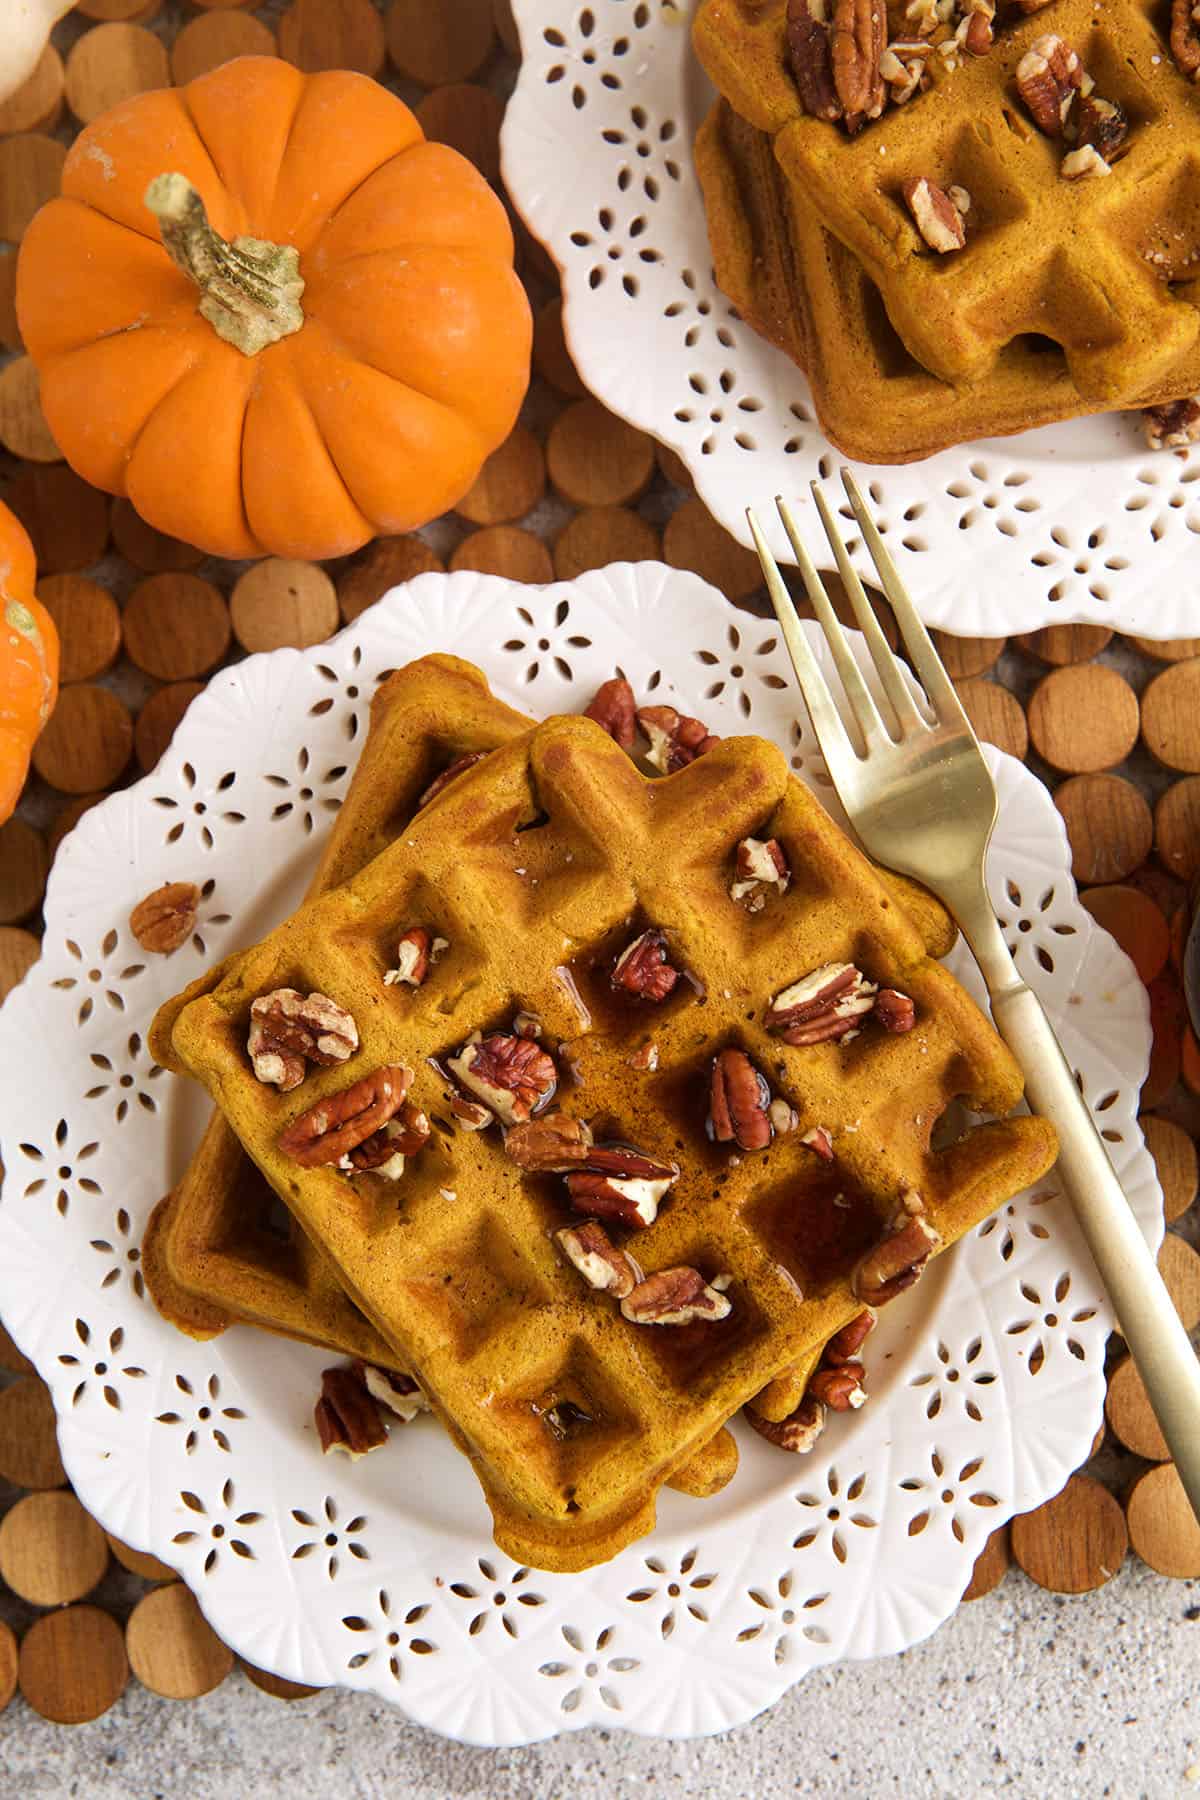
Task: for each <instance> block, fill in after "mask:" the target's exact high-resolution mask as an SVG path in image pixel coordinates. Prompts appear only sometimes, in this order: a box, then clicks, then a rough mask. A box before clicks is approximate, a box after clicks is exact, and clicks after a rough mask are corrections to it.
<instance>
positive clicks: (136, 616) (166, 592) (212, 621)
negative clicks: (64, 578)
mask: <svg viewBox="0 0 1200 1800" xmlns="http://www.w3.org/2000/svg"><path fill="white" fill-rule="evenodd" d="M124 626H125V649H126V650H127V652H128V654H129V658H130V660H131V661H132V662H134V663H136V664H137V666H138V668H139V669H144V670H145V671H146V673H147V675H153V676H154V677H155V678H156V679H157V680H158V681H185V680H189V679H191V678H193V677H195V676H197V675H206V674H207V673H208V671H209V670H210V669H215V668H216V666H217V664H218V663H219V662H220V661H221V659H222V657H223V656H224V655H225V652H226V651H227V650H228V648H229V644H230V639H231V637H232V627H231V625H230V621H229V608H228V607H227V606H226V604H225V596H224V595H223V594H222V592H221V590H220V588H217V587H214V586H213V584H212V582H211V581H203V580H201V578H200V576H199V575H184V574H164V575H148V576H147V577H146V579H145V581H139V583H138V585H137V586H136V587H135V588H134V590H133V592H132V593H131V594H130V596H129V598H128V600H127V601H126V602H125V612H124ZM326 635H328V634H326Z"/></svg>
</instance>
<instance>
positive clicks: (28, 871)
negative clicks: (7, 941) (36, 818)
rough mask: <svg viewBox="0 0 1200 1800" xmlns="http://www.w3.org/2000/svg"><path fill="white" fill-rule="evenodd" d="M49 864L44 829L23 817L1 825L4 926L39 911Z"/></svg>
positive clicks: (0, 909)
mask: <svg viewBox="0 0 1200 1800" xmlns="http://www.w3.org/2000/svg"><path fill="white" fill-rule="evenodd" d="M49 866H50V857H49V852H48V850H47V847H46V843H45V841H44V839H43V837H42V834H41V832H40V831H35V830H34V828H33V826H32V825H27V824H26V823H25V821H24V819H21V818H13V819H10V820H9V821H8V823H7V824H6V825H0V925H15V924H17V923H18V922H19V921H20V920H21V919H27V918H28V917H29V915H30V913H31V912H36V910H37V908H38V907H39V906H40V905H41V903H42V894H43V893H44V892H45V888H46V871H47V869H48V868H49Z"/></svg>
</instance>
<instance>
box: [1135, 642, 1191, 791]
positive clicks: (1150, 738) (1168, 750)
mask: <svg viewBox="0 0 1200 1800" xmlns="http://www.w3.org/2000/svg"><path fill="white" fill-rule="evenodd" d="M1198 721H1200V657H1196V658H1194V659H1193V660H1191V661H1189V662H1180V663H1175V664H1174V666H1173V667H1172V668H1169V669H1164V670H1163V672H1162V674H1161V675H1156V676H1155V677H1154V680H1153V681H1152V682H1151V683H1150V685H1149V687H1148V688H1147V689H1146V691H1145V693H1144V694H1143V695H1142V738H1143V741H1144V743H1145V745H1146V748H1147V750H1149V751H1150V753H1151V755H1152V756H1155V757H1157V758H1158V761H1159V762H1160V763H1165V764H1166V766H1167V768H1168V769H1182V770H1183V771H1184V772H1185V773H1186V774H1194V773H1196V772H1197V771H1198V770H1200V725H1198Z"/></svg>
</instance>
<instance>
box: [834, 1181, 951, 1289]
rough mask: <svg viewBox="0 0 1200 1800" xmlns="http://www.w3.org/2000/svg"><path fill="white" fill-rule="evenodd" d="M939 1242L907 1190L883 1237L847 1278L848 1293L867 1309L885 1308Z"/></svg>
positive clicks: (917, 1275) (916, 1276)
mask: <svg viewBox="0 0 1200 1800" xmlns="http://www.w3.org/2000/svg"><path fill="white" fill-rule="evenodd" d="M941 1242H942V1240H941V1237H940V1235H939V1234H938V1232H936V1231H935V1230H934V1228H933V1226H932V1225H931V1224H930V1223H929V1221H928V1220H927V1219H926V1218H925V1216H924V1211H923V1209H922V1206H921V1202H920V1198H919V1196H918V1195H916V1194H914V1193H912V1192H911V1191H910V1192H909V1193H907V1194H905V1195H904V1196H903V1199H902V1201H901V1205H900V1208H899V1210H898V1211H897V1213H896V1214H895V1216H894V1217H893V1218H892V1220H891V1221H890V1223H889V1225H888V1228H887V1231H886V1232H885V1234H884V1235H883V1237H882V1238H881V1239H880V1240H879V1242H878V1243H877V1244H874V1245H873V1246H872V1247H871V1249H870V1250H868V1251H867V1253H866V1255H865V1256H863V1257H862V1258H861V1259H860V1260H859V1262H858V1263H857V1265H856V1267H855V1269H854V1272H853V1274H852V1275H851V1277H850V1290H851V1292H852V1293H853V1294H854V1295H855V1296H856V1298H857V1299H859V1300H863V1301H866V1302H867V1304H868V1305H870V1306H884V1305H886V1304H887V1302H888V1301H889V1300H894V1299H895V1298H896V1295H897V1294H902V1293H903V1292H904V1290H905V1289H906V1288H910V1287H912V1285H913V1283H914V1282H915V1281H917V1280H918V1279H919V1278H920V1276H921V1274H922V1272H923V1271H924V1268H925V1264H926V1263H927V1262H928V1261H929V1258H930V1257H931V1256H932V1255H933V1253H934V1251H935V1250H937V1249H939V1248H940V1246H941Z"/></svg>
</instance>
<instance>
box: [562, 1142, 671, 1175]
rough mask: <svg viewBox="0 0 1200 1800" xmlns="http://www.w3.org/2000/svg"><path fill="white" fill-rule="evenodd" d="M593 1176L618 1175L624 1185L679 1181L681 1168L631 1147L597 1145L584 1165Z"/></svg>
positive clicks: (590, 1151) (626, 1145) (628, 1145)
mask: <svg viewBox="0 0 1200 1800" xmlns="http://www.w3.org/2000/svg"><path fill="white" fill-rule="evenodd" d="M585 1166H586V1167H587V1168H588V1169H590V1170H592V1172H593V1173H594V1174H599V1175H615V1176H617V1177H618V1178H619V1179H620V1180H622V1181H666V1182H668V1183H670V1182H672V1181H678V1179H679V1164H678V1163H675V1162H664V1161H663V1159H662V1158H661V1157H658V1156H648V1155H647V1154H646V1152H645V1151H644V1150H635V1149H634V1147H633V1145H632V1144H597V1145H596V1146H595V1148H594V1149H592V1150H589V1151H588V1159H587V1163H586V1165H585Z"/></svg>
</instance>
